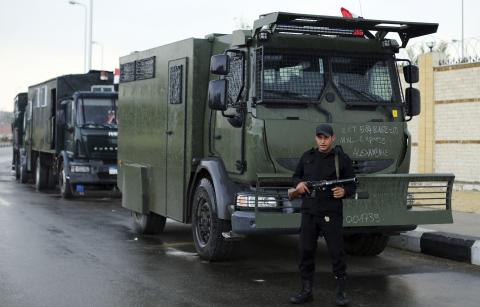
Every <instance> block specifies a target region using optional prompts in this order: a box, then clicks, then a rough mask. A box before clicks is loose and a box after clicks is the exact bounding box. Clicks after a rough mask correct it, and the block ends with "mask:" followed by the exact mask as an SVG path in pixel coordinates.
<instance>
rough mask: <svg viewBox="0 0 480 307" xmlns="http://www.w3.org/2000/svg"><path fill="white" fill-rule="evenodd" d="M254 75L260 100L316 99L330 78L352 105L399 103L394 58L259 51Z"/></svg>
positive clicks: (315, 100)
mask: <svg viewBox="0 0 480 307" xmlns="http://www.w3.org/2000/svg"><path fill="white" fill-rule="evenodd" d="M256 77H257V81H256V94H257V97H258V100H259V101H260V102H266V103H268V102H289V101H292V102H295V101H298V102H309V101H310V102H318V101H319V99H320V97H321V95H322V92H323V89H324V88H325V86H326V84H327V83H328V82H329V81H330V82H331V83H333V85H334V86H335V87H336V88H337V90H338V93H339V95H340V96H341V98H342V99H343V100H344V101H346V102H349V103H351V104H356V103H357V104H373V105H374V104H376V103H393V102H395V103H400V102H401V97H400V91H399V89H398V81H396V80H398V79H397V77H396V74H395V62H394V61H393V57H387V58H386V57H385V56H377V57H375V56H371V55H370V56H369V57H353V56H327V55H312V54H311V55H306V54H303V55H302V54H281V53H275V52H270V51H269V52H268V53H265V54H263V50H261V51H260V52H258V51H257V73H256ZM395 82H397V83H395Z"/></svg>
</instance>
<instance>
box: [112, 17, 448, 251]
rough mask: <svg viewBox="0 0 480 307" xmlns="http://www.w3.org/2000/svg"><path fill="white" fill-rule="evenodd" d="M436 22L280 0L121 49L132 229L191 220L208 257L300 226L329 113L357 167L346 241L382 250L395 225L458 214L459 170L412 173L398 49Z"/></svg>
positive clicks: (125, 175)
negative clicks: (199, 30)
mask: <svg viewBox="0 0 480 307" xmlns="http://www.w3.org/2000/svg"><path fill="white" fill-rule="evenodd" d="M437 27H438V24H433V23H416V22H401V21H384V20H369V19H361V18H353V19H346V18H339V17H330V16H317V15H301V14H291V13H284V12H277V13H271V14H266V15H262V16H260V18H259V19H258V20H256V21H255V22H254V25H253V29H252V30H248V31H246V30H238V31H234V32H233V33H232V34H228V35H223V34H212V35H208V36H206V37H205V38H204V39H196V38H190V39H186V40H182V41H179V42H175V43H172V44H168V45H164V46H160V47H157V48H153V49H149V50H145V51H141V52H135V53H132V54H130V55H127V56H124V57H122V58H121V59H120V85H119V116H120V117H119V119H120V122H121V125H120V126H119V139H118V142H119V143H118V146H119V147H118V155H119V176H118V186H119V188H120V189H121V191H122V192H123V199H122V205H123V207H125V208H128V209H130V210H131V211H132V215H133V221H134V225H135V229H136V230H137V231H138V232H141V233H158V232H161V231H163V230H164V227H165V220H166V218H171V219H173V220H176V221H180V222H183V223H191V225H192V235H193V239H194V242H195V246H196V249H197V251H198V253H199V255H200V257H202V258H204V259H208V260H216V259H222V258H227V257H228V256H229V255H230V254H231V252H232V247H233V244H234V242H235V241H236V240H238V239H241V238H242V237H244V236H246V235H251V234H257V233H262V234H269V233H270V234H275V233H295V232H297V231H298V229H299V226H300V218H301V213H300V202H301V201H300V200H298V199H296V200H290V199H289V198H288V197H287V194H288V193H287V191H288V189H289V188H291V186H292V178H291V176H292V173H293V171H294V169H295V166H296V164H297V162H298V161H299V158H300V156H301V155H302V153H303V152H305V151H306V150H308V149H310V148H312V147H314V146H315V141H314V131H315V127H316V126H317V125H318V124H320V123H330V124H331V125H332V126H333V129H334V131H335V133H336V145H337V146H340V147H341V149H342V150H343V151H344V152H346V153H347V154H348V155H349V156H350V157H351V158H352V160H353V163H354V169H355V172H356V176H357V177H358V186H357V193H356V194H355V196H354V197H353V198H351V199H346V200H345V201H344V229H345V242H346V249H347V251H348V252H349V253H350V254H355V255H376V254H378V253H380V252H382V251H383V249H384V248H385V246H386V244H387V241H388V238H389V236H391V235H395V234H398V233H400V232H403V231H408V230H412V229H414V228H415V227H416V225H419V224H429V223H435V224H438V223H451V222H452V212H451V191H452V185H453V180H454V175H452V174H410V173H409V168H410V155H411V147H412V137H411V135H410V133H409V131H408V129H407V122H408V121H409V120H411V119H412V117H414V116H416V115H418V114H420V93H419V91H418V89H416V88H415V87H414V86H413V84H414V83H416V82H418V80H419V72H418V68H417V67H416V66H414V65H412V64H411V63H410V62H409V61H408V60H406V59H400V58H397V54H398V52H399V50H400V48H403V47H405V46H406V45H407V43H408V41H409V39H411V38H414V37H418V36H422V35H427V34H431V33H435V32H436V30H437ZM402 70H403V75H404V79H405V80H404V81H405V82H406V85H407V88H406V90H405V92H403V90H402V85H401V80H400V75H401V73H400V72H402Z"/></svg>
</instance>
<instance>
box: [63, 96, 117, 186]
mask: <svg viewBox="0 0 480 307" xmlns="http://www.w3.org/2000/svg"><path fill="white" fill-rule="evenodd" d="M117 97H118V95H117V94H116V93H113V92H105V93H102V92H85V91H80V92H75V93H74V94H73V96H72V97H71V98H69V99H65V100H62V101H61V103H60V105H61V109H60V112H59V118H60V120H59V122H58V127H59V131H60V134H61V135H60V139H61V140H62V142H63V144H62V145H61V147H62V148H64V149H63V150H62V151H61V153H60V155H61V157H62V158H61V162H59V165H60V167H59V185H60V189H61V191H62V194H71V193H72V192H73V190H74V189H76V190H77V191H79V192H82V191H83V186H84V185H96V184H102V185H105V186H108V185H110V186H114V185H115V184H116V175H117V160H116V157H117V125H118V122H117V117H116V112H117Z"/></svg>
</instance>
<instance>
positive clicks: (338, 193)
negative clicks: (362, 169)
mask: <svg viewBox="0 0 480 307" xmlns="http://www.w3.org/2000/svg"><path fill="white" fill-rule="evenodd" d="M332 192H333V198H342V197H343V196H345V189H344V188H342V187H334V188H333V189H332Z"/></svg>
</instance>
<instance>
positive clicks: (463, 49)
mask: <svg viewBox="0 0 480 307" xmlns="http://www.w3.org/2000/svg"><path fill="white" fill-rule="evenodd" d="M464 46H465V41H464V37H463V0H462V61H463V58H464V57H465V47H464Z"/></svg>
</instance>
